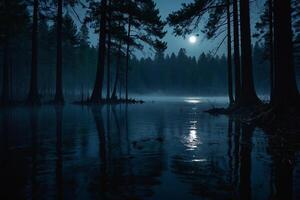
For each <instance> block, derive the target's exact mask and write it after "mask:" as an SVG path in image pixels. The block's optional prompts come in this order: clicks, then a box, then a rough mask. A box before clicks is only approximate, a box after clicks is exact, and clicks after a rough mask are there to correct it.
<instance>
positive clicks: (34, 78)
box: [28, 0, 40, 104]
mask: <svg viewBox="0 0 300 200" xmlns="http://www.w3.org/2000/svg"><path fill="white" fill-rule="evenodd" d="M38 13H39V0H34V7H33V20H32V22H33V24H32V41H31V42H32V55H31V56H32V57H31V59H32V60H31V62H32V63H31V78H30V90H29V95H28V103H30V104H39V103H40V96H39V92H38V72H37V70H38V69H37V67H38V66H37V65H38V41H37V40H38Z"/></svg>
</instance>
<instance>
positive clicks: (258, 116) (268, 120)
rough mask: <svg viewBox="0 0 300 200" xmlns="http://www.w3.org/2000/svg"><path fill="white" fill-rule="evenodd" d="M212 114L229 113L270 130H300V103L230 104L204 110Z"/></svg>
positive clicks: (245, 121) (231, 115) (243, 120)
mask: <svg viewBox="0 0 300 200" xmlns="http://www.w3.org/2000/svg"><path fill="white" fill-rule="evenodd" d="M204 112H206V113H209V114H211V115H215V116H217V115H228V116H230V117H233V118H236V119H238V120H241V121H242V122H244V123H247V124H253V125H256V126H258V127H261V128H264V129H269V130H285V129H288V130H291V129H292V130H297V132H298V131H300V104H298V105H294V106H289V107H285V108H283V107H280V106H278V107H274V106H271V105H270V104H258V105H253V106H248V107H241V106H230V107H228V108H212V109H209V110H206V111H204Z"/></svg>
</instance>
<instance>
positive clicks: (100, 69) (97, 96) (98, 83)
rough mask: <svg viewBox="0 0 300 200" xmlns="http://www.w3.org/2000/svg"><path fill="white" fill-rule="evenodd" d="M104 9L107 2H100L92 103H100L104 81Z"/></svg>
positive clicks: (105, 0) (103, 0)
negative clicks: (96, 61)
mask: <svg viewBox="0 0 300 200" xmlns="http://www.w3.org/2000/svg"><path fill="white" fill-rule="evenodd" d="M106 7H107V0H102V1H101V17H100V33H99V54H98V66H97V74H96V80H95V85H94V90H93V93H92V96H91V99H90V100H91V102H92V103H101V101H102V89H103V79H104V67H105V52H106V46H105V42H106Z"/></svg>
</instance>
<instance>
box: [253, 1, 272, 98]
mask: <svg viewBox="0 0 300 200" xmlns="http://www.w3.org/2000/svg"><path fill="white" fill-rule="evenodd" d="M273 25H274V24H273V0H268V1H266V3H265V8H264V12H263V14H262V15H261V16H260V20H259V22H257V23H256V29H257V31H258V32H257V33H256V34H254V37H256V38H258V39H259V41H260V42H261V41H262V43H263V46H264V47H265V53H264V55H262V56H263V59H267V60H269V61H270V99H272V96H273V92H274V87H273V86H274V41H273V38H274V30H273Z"/></svg>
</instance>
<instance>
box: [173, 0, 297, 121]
mask: <svg viewBox="0 0 300 200" xmlns="http://www.w3.org/2000/svg"><path fill="white" fill-rule="evenodd" d="M254 2H255V1H254ZM254 2H253V1H250V0H194V1H192V2H191V3H187V4H183V5H182V8H181V9H180V10H178V11H175V12H173V13H171V14H170V15H169V17H168V22H169V24H170V25H171V26H172V27H173V30H174V34H175V35H178V36H186V35H189V34H191V33H193V32H197V31H199V29H200V30H201V29H202V31H203V32H204V33H205V34H206V36H207V38H217V37H223V40H222V42H224V43H225V42H226V44H227V58H228V59H227V81H228V97H229V102H230V105H229V108H228V109H212V110H210V111H208V112H213V113H214V112H216V113H226V114H232V113H245V114H246V113H248V114H246V115H247V117H250V116H251V119H249V120H250V121H256V122H257V121H259V122H261V123H262V124H270V123H272V122H274V121H275V122H274V124H281V123H282V119H290V118H292V119H293V120H295V119H296V120H295V121H296V123H295V125H296V124H298V123H297V120H299V117H296V116H299V109H300V95H299V90H298V86H297V78H296V70H295V66H296V64H295V63H296V62H298V61H299V60H298V59H297V56H299V52H298V51H299V34H300V32H299V21H300V4H299V1H298V0H284V1H282V0H266V1H264V2H261V1H257V3H264V6H262V9H261V11H262V14H261V16H260V20H259V21H258V22H257V24H256V29H257V33H256V34H255V35H254V36H255V37H257V38H258V39H259V40H261V43H262V44H263V46H264V47H265V58H266V59H267V60H268V61H269V73H267V74H265V77H269V84H268V85H269V86H270V88H271V91H270V95H269V97H270V103H269V104H264V103H263V102H262V100H261V99H260V98H259V96H258V91H257V88H256V86H255V81H254V80H255V76H254V75H255V74H254V73H253V72H254V63H253V49H252V45H253V41H254V40H253V35H252V30H251V27H252V23H253V20H251V11H252V10H251V8H252V6H251V4H252V3H254ZM203 24H204V25H203ZM231 58H233V60H232V59H231ZM245 110H246V112H245ZM249 113H250V114H249ZM291 116H292V117H291ZM293 120H292V121H293ZM287 121H289V120H287Z"/></svg>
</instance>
